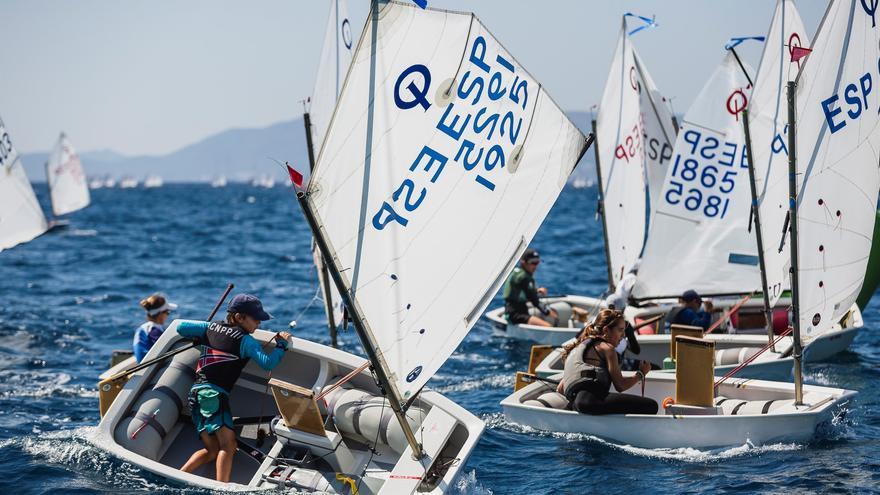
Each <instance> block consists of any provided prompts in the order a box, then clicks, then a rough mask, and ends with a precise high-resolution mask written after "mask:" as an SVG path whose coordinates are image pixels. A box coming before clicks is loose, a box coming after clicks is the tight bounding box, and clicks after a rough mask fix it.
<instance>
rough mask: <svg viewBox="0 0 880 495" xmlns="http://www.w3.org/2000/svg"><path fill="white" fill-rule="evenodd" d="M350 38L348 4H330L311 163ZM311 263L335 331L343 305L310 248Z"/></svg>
mask: <svg viewBox="0 0 880 495" xmlns="http://www.w3.org/2000/svg"><path fill="white" fill-rule="evenodd" d="M352 45H353V38H352V32H351V21H350V20H349V19H348V0H330V15H329V16H328V18H327V30H326V32H325V34H324V46H323V48H322V49H321V62H320V64H319V65H318V76H317V78H316V80H315V90H314V92H313V93H312V98H311V105H310V107H309V112H308V114H307V117H306V118H307V119H308V124H307V132H310V133H311V141H310V143H309V145H310V146H311V147H312V149H311V150H309V157H310V160H314V155H315V154H316V153H315V151H316V150H315V149H314V148H317V151H320V149H321V144H322V143H323V141H324V134H325V133H326V132H327V126H328V125H329V124H330V118H331V117H332V116H333V109H334V108H336V98H337V97H338V96H339V92H340V91H342V83H343V81H344V80H345V74H346V72H348V66H349V64H351V53H352ZM312 259H313V260H314V262H315V267H316V268H317V272H318V284H319V285H320V286H321V294H322V295H323V297H324V299H326V301H325V304H324V310H325V311H326V313H327V321H328V322H330V324H331V325H332V326H333V327H335V326H337V325H339V324H340V323H342V318H343V310H344V305H343V303H342V298H341V297H340V296H339V292H338V291H337V290H336V288H335V287H333V286H332V285H333V283H332V282H331V281H330V279H329V277H327V276H326V273H327V268H326V267H325V266H324V260H323V259H322V258H321V253H320V252H318V249H317V247H316V246H314V245H313V246H312ZM331 335H332V336H333V345H336V341H335V329H333V330H332V331H331Z"/></svg>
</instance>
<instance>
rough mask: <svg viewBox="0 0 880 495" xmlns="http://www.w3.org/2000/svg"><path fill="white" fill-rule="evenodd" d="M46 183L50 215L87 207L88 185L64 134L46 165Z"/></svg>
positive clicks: (76, 156) (71, 146)
mask: <svg viewBox="0 0 880 495" xmlns="http://www.w3.org/2000/svg"><path fill="white" fill-rule="evenodd" d="M46 182H47V183H48V184H49V197H50V198H51V200H52V213H54V214H55V216H61V215H66V214H68V213H72V212H74V211H76V210H81V209H83V208H85V207H86V206H89V203H90V202H91V197H90V196H89V185H88V182H87V181H86V173H85V171H84V170H83V167H82V164H81V163H80V161H79V155H78V154H77V153H76V150H75V149H74V148H73V145H72V144H70V140H69V139H67V136H66V135H64V133H63V132H62V133H61V136H59V137H58V143H56V144H55V149H53V150H52V154H51V155H49V162H48V163H47V164H46Z"/></svg>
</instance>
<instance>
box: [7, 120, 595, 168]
mask: <svg viewBox="0 0 880 495" xmlns="http://www.w3.org/2000/svg"><path fill="white" fill-rule="evenodd" d="M569 116H570V117H571V119H572V121H573V122H574V123H575V124H576V125H577V126H578V127H580V128H581V129H582V130H583V131H585V132H589V129H590V114H589V112H571V113H569ZM74 145H76V143H74ZM48 155H49V154H48V152H45V153H26V154H24V155H22V162H23V163H24V167H25V170H26V171H27V174H28V177H29V178H30V179H31V180H32V181H34V182H44V181H45V180H46V172H45V170H44V166H45V163H46V160H47V158H48ZM593 156H594V155H593V150H592V149H591V150H589V151H588V152H587V153H586V154H585V155H584V159H583V160H581V163H580V164H579V165H578V167H577V169H576V170H575V172H574V174H573V175H572V178H576V177H584V178H588V179H593V180H595V176H596V171H595V165H594V164H595V160H594V158H593ZM272 158H274V159H276V160H279V161H281V162H284V161H285V160H289V161H291V163H297V164H299V165H300V166H301V167H308V156H307V152H306V142H305V132H304V131H303V121H302V119H301V118H298V119H295V120H292V121H288V122H281V123H278V124H274V125H271V126H269V127H264V128H261V129H230V130H228V131H223V132H221V133H218V134H215V135H213V136H210V137H207V138H205V139H203V140H201V141H199V142H197V143H193V144H191V145H189V146H186V147H183V148H181V149H179V150H177V151H174V152H172V153H168V154H165V155H155V156H151V155H143V156H126V155H122V154H120V153H117V152H115V151H112V150H99V151H88V152H83V153H80V160H81V161H82V163H83V167H85V169H86V173H87V174H88V175H89V176H104V175H109V176H112V177H116V178H119V177H123V176H126V175H131V176H134V177H137V178H140V179H143V177H144V176H146V175H147V174H158V175H160V176H162V178H164V179H165V180H166V181H169V182H205V181H210V180H211V178H213V177H215V176H217V175H220V174H222V175H225V176H226V177H227V178H228V179H229V180H231V181H246V180H249V179H250V178H252V177H254V176H256V175H260V174H270V175H274V176H275V177H276V179H283V178H284V177H285V173H284V170H283V169H282V168H281V167H279V166H278V165H276V164H275V163H274V162H273V161H272V160H271V159H272Z"/></svg>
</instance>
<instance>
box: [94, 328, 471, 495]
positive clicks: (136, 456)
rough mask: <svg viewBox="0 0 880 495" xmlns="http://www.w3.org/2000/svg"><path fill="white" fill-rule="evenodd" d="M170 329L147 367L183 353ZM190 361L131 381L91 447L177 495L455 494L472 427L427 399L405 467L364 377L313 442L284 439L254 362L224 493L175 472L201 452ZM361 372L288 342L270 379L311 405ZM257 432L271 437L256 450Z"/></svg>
mask: <svg viewBox="0 0 880 495" xmlns="http://www.w3.org/2000/svg"><path fill="white" fill-rule="evenodd" d="M177 325H178V322H177V321H175V322H174V323H172V325H171V326H170V327H169V328H168V329H167V330H166V331H165V333H164V334H163V335H162V337H161V338H160V339H159V341H158V342H157V343H156V345H155V346H154V347H153V349H151V350H150V352H149V353H148V354H147V356H146V358H145V359H152V358H155V357H157V356H159V355H160V354H163V353H165V352H167V351H169V350H172V349H176V348H179V347H181V346H183V345H185V344H186V341H184V340H182V339H181V338H180V337H179V335H178V334H177V330H176V329H177ZM273 336H274V333H272V332H267V331H263V330H257V332H255V333H254V337H255V338H256V339H257V340H258V341H260V342H261V343H262V344H263V345H264V347H268V346H271V343H270V341H271V339H272V338H273ZM198 356H199V351H198V349H191V350H188V351H185V352H182V353H180V354H177V355H176V356H174V357H173V358H172V359H168V360H167V361H166V362H163V363H160V364H157V365H155V366H152V367H149V368H147V369H145V370H142V371H140V372H138V373H137V374H135V375H133V376H132V378H131V379H130V380H129V381H128V383H126V385H125V387H124V388H123V389H122V391H121V392H119V395H118V396H117V397H116V399H115V400H114V401H113V403H112V405H111V406H110V409H109V410H108V411H107V412H106V414H105V415H104V417H103V419H102V420H101V423H100V425H99V427H98V430H99V432H98V439H97V440H96V442H95V443H96V445H97V446H98V447H99V448H101V449H102V450H105V451H106V452H108V453H110V454H112V455H114V456H116V457H118V458H120V459H122V460H125V461H127V462H130V463H132V464H134V465H135V466H138V467H139V468H141V469H144V470H147V471H150V472H152V473H154V474H157V475H159V476H162V477H165V478H167V479H168V480H169V481H171V482H173V483H175V484H180V485H187V486H193V487H198V488H204V489H211V490H230V489H233V490H238V489H250V490H253V489H262V488H294V489H297V490H304V491H321V492H327V493H349V491H350V483H351V482H354V483H356V484H358V485H359V486H358V490H359V492H360V493H363V494H386V493H387V494H392V493H393V494H397V493H413V492H415V491H416V490H417V489H418V490H419V492H420V493H422V492H424V493H435V494H439V493H443V492H444V491H445V490H447V489H448V488H449V487H451V486H454V478H455V476H456V475H457V474H458V472H459V470H460V469H461V467H462V466H464V464H465V462H466V461H467V459H468V456H469V455H470V454H471V452H472V450H473V448H474V446H475V445H476V443H477V441H478V440H479V438H480V436H481V434H482V432H483V428H484V425H483V422H482V421H481V420H480V419H479V418H477V417H475V416H474V415H472V414H470V413H469V412H467V411H466V410H464V409H463V408H461V407H460V406H458V405H457V404H455V403H454V402H452V401H450V400H449V399H447V398H445V397H444V396H442V395H440V394H438V393H436V392H433V391H429V390H425V391H423V392H422V393H421V394H420V395H419V396H418V397H419V398H418V399H417V400H415V401H414V402H413V404H412V405H411V406H410V408H409V409H408V411H407V417H408V419H409V421H410V423H411V425H412V426H413V427H414V429H415V433H416V435H417V437H418V438H419V439H420V442H422V444H423V446H424V450H425V452H426V453H427V454H428V456H427V457H426V458H425V459H423V460H421V461H416V460H413V459H412V455H411V450H410V447H409V446H408V445H407V443H406V441H405V439H404V438H403V436H402V433H401V430H400V426H399V424H398V423H397V421H396V420H395V419H394V418H393V415H391V409H390V407H389V406H388V404H387V402H386V401H384V400H383V398H382V397H381V394H380V392H379V390H378V388H377V387H376V384H375V381H374V380H373V378H372V376H371V375H370V373H369V371H363V372H361V373H360V374H358V375H356V376H355V377H354V378H353V379H352V380H351V381H350V382H348V383H347V384H345V385H343V386H342V387H340V388H338V389H336V390H334V391H332V392H331V393H330V394H328V395H327V397H326V400H322V401H319V402H318V404H319V405H318V408H319V410H320V413H321V417H320V419H319V420H318V421H319V422H318V425H319V426H318V429H319V430H321V427H320V421H321V420H323V421H324V427H323V431H322V432H320V433H307V432H304V431H303V430H296V429H292V428H287V427H286V425H285V423H284V421H281V420H279V419H275V420H274V421H273V418H275V417H276V415H278V414H279V410H278V406H277V405H276V401H275V399H274V398H273V394H272V392H270V390H269V387H268V386H267V379H268V378H269V377H268V373H267V372H265V371H264V370H262V369H261V368H259V367H258V366H257V365H256V364H255V363H254V362H251V363H249V364H248V365H247V366H246V367H245V369H244V371H243V373H242V376H241V378H240V379H239V381H238V382H237V383H236V386H235V387H234V388H233V390H232V391H231V396H230V403H231V406H232V412H233V414H234V415H235V417H234V420H235V422H236V435H237V437H238V439H239V442H240V446H239V451H238V452H237V453H236V455H235V457H234V461H233V471H232V478H231V482H230V483H220V482H217V481H215V480H214V479H213V478H214V469H213V466H212V465H208V466H204V467H202V468H200V469H199V470H197V471H196V473H194V474H189V473H184V472H182V471H180V470H179V468H180V466H182V465H183V463H184V462H185V461H186V459H187V458H188V457H189V456H190V455H191V454H192V453H193V452H195V451H196V450H198V449H199V448H202V445H201V442H200V441H199V439H198V436H197V435H196V433H195V430H194V429H193V426H192V421H191V419H190V418H189V416H188V414H189V413H188V406H187V393H188V391H189V388H190V387H191V385H192V383H193V380H194V378H195V368H196V360H197V359H198ZM363 363H364V359H363V358H360V357H357V356H354V355H352V354H349V353H346V352H343V351H340V350H338V349H333V348H331V347H328V346H323V345H320V344H316V343H313V342H309V341H305V340H301V339H296V338H294V339H292V340H291V350H290V351H288V352H287V354H286V355H285V357H284V358H283V360H282V361H281V363H280V364H279V365H278V366H277V367H276V368H275V369H274V370H273V371H272V375H271V378H273V379H276V380H281V381H284V382H287V383H290V384H293V385H296V386H298V387H302V388H303V389H305V390H309V389H311V390H312V391H315V392H316V393H317V392H320V391H321V390H322V389H324V388H325V387H327V386H328V385H331V384H333V383H335V382H336V381H338V379H339V378H340V377H342V376H344V375H346V374H348V373H349V372H351V371H352V370H354V369H356V368H358V367H359V366H361V365H362V364H363ZM282 394H283V393H282ZM328 413H331V414H328ZM389 415H390V416H389ZM260 418H262V420H260ZM270 423H271V427H270V426H269V425H270ZM258 426H261V428H262V429H264V430H268V431H269V434H268V435H267V436H266V437H265V442H264V443H263V445H262V446H259V442H258V438H260V437H261V436H262V435H261V434H258V433H257V428H258ZM321 433H323V434H321ZM376 439H378V441H377V440H376ZM374 442H375V445H373V444H374ZM371 447H373V448H374V449H375V453H374V452H372V451H371ZM248 452H249V453H248ZM285 459H286V460H285ZM365 470H366V474H365V475H364V476H363V477H361V473H364V472H365ZM336 473H340V476H339V477H337V476H336ZM347 480H352V481H351V482H349V481H347Z"/></svg>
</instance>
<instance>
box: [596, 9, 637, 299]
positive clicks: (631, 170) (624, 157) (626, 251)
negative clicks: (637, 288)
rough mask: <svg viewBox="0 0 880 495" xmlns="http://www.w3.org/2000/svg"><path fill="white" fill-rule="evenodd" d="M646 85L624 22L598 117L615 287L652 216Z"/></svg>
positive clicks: (633, 260)
mask: <svg viewBox="0 0 880 495" xmlns="http://www.w3.org/2000/svg"><path fill="white" fill-rule="evenodd" d="M640 88H641V78H640V77H639V73H638V69H636V62H635V52H634V51H633V48H632V41H631V40H630V39H629V36H627V34H626V22H624V23H623V27H622V28H621V30H620V37H619V38H618V41H617V46H616V48H615V50H614V59H613V61H612V62H611V68H610V69H609V70H608V80H607V81H605V90H604V91H603V92H602V101H601V103H600V104H599V115H598V116H597V117H596V141H597V143H596V144H597V148H596V149H597V152H598V166H599V171H600V176H601V179H602V180H601V183H600V184H599V187H601V188H602V192H603V198H604V208H603V212H604V213H603V214H604V215H605V235H606V236H607V246H608V260H607V261H608V265H609V273H610V274H611V280H609V281H608V283H609V285H610V286H611V287H616V286H617V284H618V283H619V282H620V279H621V278H622V277H623V275H624V274H625V273H627V271H628V270H629V269H630V267H632V265H633V263H635V261H636V260H637V259H639V256H640V255H641V254H642V246H643V245H644V243H645V226H646V224H647V220H648V219H647V216H646V208H647V203H646V200H647V197H646V196H645V175H644V168H645V165H644V161H645V145H644V135H645V131H644V126H643V125H642V109H641V98H640V95H639V93H640Z"/></svg>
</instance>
